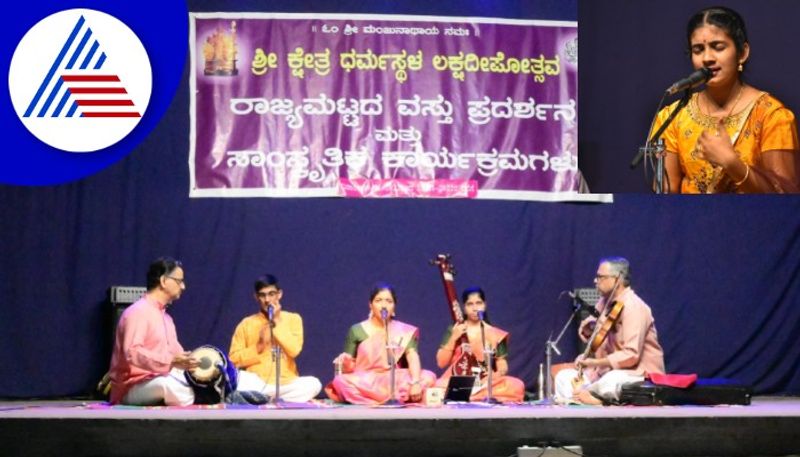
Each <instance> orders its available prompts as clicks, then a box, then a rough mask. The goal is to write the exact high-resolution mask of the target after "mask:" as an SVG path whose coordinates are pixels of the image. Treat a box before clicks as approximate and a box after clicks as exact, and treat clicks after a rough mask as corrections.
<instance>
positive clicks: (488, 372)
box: [481, 316, 500, 405]
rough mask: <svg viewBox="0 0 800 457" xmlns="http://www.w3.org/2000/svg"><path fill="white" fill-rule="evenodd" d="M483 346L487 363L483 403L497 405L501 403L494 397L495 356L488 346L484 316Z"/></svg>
mask: <svg viewBox="0 0 800 457" xmlns="http://www.w3.org/2000/svg"><path fill="white" fill-rule="evenodd" d="M481 346H483V360H484V361H485V362H486V398H485V399H484V400H483V401H484V402H485V403H488V404H490V405H496V404H499V403H500V402H499V401H498V400H497V399H496V398H494V397H493V396H492V371H493V370H492V356H493V355H494V349H492V348H491V346H489V345H488V344H486V332H485V330H484V328H483V316H481Z"/></svg>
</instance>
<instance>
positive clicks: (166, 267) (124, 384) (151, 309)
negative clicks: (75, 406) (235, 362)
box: [109, 257, 266, 406]
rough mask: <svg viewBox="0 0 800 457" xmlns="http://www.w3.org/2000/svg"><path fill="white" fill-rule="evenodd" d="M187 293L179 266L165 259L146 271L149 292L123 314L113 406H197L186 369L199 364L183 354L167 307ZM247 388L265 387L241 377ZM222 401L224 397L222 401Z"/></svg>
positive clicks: (116, 352)
mask: <svg viewBox="0 0 800 457" xmlns="http://www.w3.org/2000/svg"><path fill="white" fill-rule="evenodd" d="M184 290H186V282H185V278H184V271H183V267H182V266H181V263H180V262H179V261H177V260H175V259H172V258H169V257H161V258H159V259H157V260H155V261H154V262H152V263H151V264H150V267H149V268H148V270H147V293H146V294H145V295H144V296H143V297H142V298H141V299H139V300H138V301H137V302H136V303H134V304H132V305H131V306H129V307H128V308H127V309H126V310H125V311H124V312H123V313H122V316H120V319H119V323H118V325H117V330H116V335H115V338H114V350H113V353H112V355H111V368H110V370H109V377H110V379H111V403H114V404H117V403H121V404H126V405H141V406H148V405H160V404H166V405H167V406H186V405H191V404H193V403H195V400H196V398H195V390H194V388H193V387H192V385H191V384H190V383H189V382H188V381H187V379H186V373H185V370H195V369H198V365H199V363H200V362H199V361H198V360H197V359H195V358H194V357H192V356H191V353H190V352H186V351H184V350H183V347H182V346H181V344H180V343H179V342H178V336H177V332H176V331H175V324H174V323H173V321H172V318H171V317H170V315H169V314H167V308H168V307H169V306H170V305H171V304H172V303H173V302H174V301H175V300H177V299H178V298H180V296H181V293H182V292H183V291H184ZM238 378H239V381H240V382H242V381H244V382H245V383H247V384H248V390H252V391H256V392H258V393H263V392H264V391H265V390H266V385H264V383H259V382H258V378H257V377H256V376H252V378H255V379H252V378H251V376H250V375H249V374H247V373H242V374H240V376H239V377H238ZM221 400H222V399H220V401H221Z"/></svg>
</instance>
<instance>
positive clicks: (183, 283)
mask: <svg viewBox="0 0 800 457" xmlns="http://www.w3.org/2000/svg"><path fill="white" fill-rule="evenodd" d="M167 278H169V279H171V280H173V281H175V282H176V283H178V285H179V286H185V285H186V281H184V280H183V278H176V277H174V276H167Z"/></svg>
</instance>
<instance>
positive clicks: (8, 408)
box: [0, 397, 800, 457]
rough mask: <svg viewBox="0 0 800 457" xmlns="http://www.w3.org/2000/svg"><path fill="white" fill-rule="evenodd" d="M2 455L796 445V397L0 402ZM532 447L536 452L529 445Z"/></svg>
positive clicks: (695, 451)
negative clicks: (702, 402)
mask: <svg viewBox="0 0 800 457" xmlns="http://www.w3.org/2000/svg"><path fill="white" fill-rule="evenodd" d="M0 442H2V449H3V452H2V455H25V456H29V455H96V456H101V455H102V456H105V455H120V456H129V455H130V456H134V455H146V456H162V455H163V456H167V455H209V456H211V455H213V456H223V455H231V456H233V455H235V456H237V457H238V456H242V455H250V454H254V453H256V452H257V453H258V454H263V455H281V456H284V455H285V456H295V455H296V456H306V455H308V456H317V455H347V456H361V455H364V456H367V455H381V456H384V455H398V456H416V455H419V456H451V455H452V456H515V455H517V448H518V447H520V446H525V445H527V446H541V447H543V446H547V445H549V446H558V445H578V446H581V449H582V452H583V455H587V456H604V455H605V456H785V455H800V398H797V397H754V398H753V401H752V404H751V405H750V406H711V407H707V406H662V407H633V406H620V407H615V406H611V407H592V406H543V405H536V404H522V405H513V406H505V405H500V406H489V405H483V404H475V403H473V404H467V405H448V406H445V407H439V408H424V407H414V406H409V407H401V408H396V407H395V408H391V407H372V408H371V407H360V406H351V405H345V406H332V405H329V404H323V403H319V404H316V405H285V406H284V407H280V408H276V407H274V406H272V405H267V406H262V407H249V406H245V407H242V406H234V407H231V406H228V407H224V408H222V407H217V406H213V407H188V408H167V407H159V408H139V407H120V406H117V407H109V406H107V405H105V404H103V403H99V402H80V401H47V402H20V401H16V402H0ZM533 455H536V454H533Z"/></svg>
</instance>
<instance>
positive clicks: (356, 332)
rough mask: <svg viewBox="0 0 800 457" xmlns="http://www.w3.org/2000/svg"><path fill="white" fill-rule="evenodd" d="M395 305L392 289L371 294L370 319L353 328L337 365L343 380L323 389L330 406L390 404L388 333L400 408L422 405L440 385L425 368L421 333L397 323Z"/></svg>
mask: <svg viewBox="0 0 800 457" xmlns="http://www.w3.org/2000/svg"><path fill="white" fill-rule="evenodd" d="M396 303H397V296H396V294H395V291H394V288H393V287H392V286H391V285H389V284H385V283H381V284H378V285H377V286H375V288H374V289H372V291H371V292H370V295H369V310H370V313H369V318H368V319H367V320H365V321H362V322H359V323H358V324H356V325H354V326H352V327H350V331H349V332H348V334H347V338H346V339H345V343H344V352H343V353H341V354H339V356H337V357H336V359H334V364H338V365H339V366H341V367H342V374H338V375H336V376H335V377H334V379H333V381H331V383H330V384H328V386H326V387H325V393H327V394H328V397H330V398H331V399H332V400H334V401H338V402H348V403H354V404H362V405H370V404H382V403H386V402H387V401H389V400H391V381H390V379H391V369H390V365H389V362H388V359H389V354H388V350H387V338H386V331H387V329H388V332H389V344H388V346H389V347H390V348H392V349H391V350H392V354H393V356H394V357H393V358H394V360H395V365H396V368H395V399H396V400H398V401H400V402H401V403H406V402H418V401H420V400H421V399H422V391H423V390H424V389H425V388H427V387H430V386H431V385H433V383H434V382H435V381H436V375H435V374H433V373H432V372H430V371H428V370H423V369H422V368H421V365H420V360H419V354H418V353H417V340H418V338H419V336H418V335H419V331H418V330H417V328H416V327H414V326H412V325H409V324H405V323H403V322H400V321H398V320H395V319H394V314H395V305H396ZM400 367H405V368H400Z"/></svg>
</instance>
